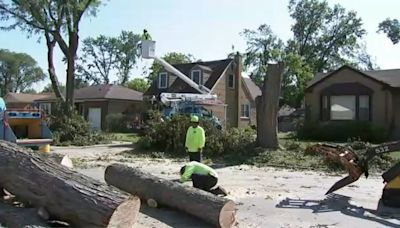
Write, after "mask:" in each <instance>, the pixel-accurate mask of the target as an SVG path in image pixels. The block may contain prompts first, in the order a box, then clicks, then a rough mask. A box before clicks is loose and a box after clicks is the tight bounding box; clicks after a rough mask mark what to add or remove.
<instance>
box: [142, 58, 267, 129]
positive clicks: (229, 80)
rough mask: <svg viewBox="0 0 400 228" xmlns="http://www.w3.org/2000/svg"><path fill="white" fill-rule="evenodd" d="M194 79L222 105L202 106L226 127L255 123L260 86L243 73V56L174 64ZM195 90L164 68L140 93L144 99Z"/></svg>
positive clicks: (194, 91) (245, 125) (193, 91)
mask: <svg viewBox="0 0 400 228" xmlns="http://www.w3.org/2000/svg"><path fill="white" fill-rule="evenodd" d="M173 66H174V67H175V68H176V69H178V70H179V71H180V72H182V73H183V74H185V75H186V76H187V77H189V78H191V79H192V80H193V81H194V82H196V83H198V84H202V85H204V86H205V87H207V88H208V89H210V90H211V93H214V94H216V95H217V96H218V100H220V101H222V102H223V103H224V104H225V105H224V106H205V108H206V109H209V110H212V111H213V113H214V114H215V115H216V116H217V117H218V118H219V119H220V120H221V122H222V123H224V124H225V126H226V127H228V128H229V127H247V126H251V125H256V106H255V98H256V97H257V96H258V95H260V94H261V91H260V89H259V88H258V87H257V86H256V85H255V83H254V82H253V81H252V80H251V79H250V78H246V77H244V75H242V68H243V63H242V57H241V56H240V55H236V56H235V57H234V58H233V59H231V58H228V59H222V60H215V61H206V62H193V63H187V64H175V65H173ZM163 92H167V93H198V92H197V91H196V90H195V89H194V88H192V87H190V86H189V85H188V84H187V83H185V82H184V81H183V80H181V79H180V78H178V77H177V76H175V75H174V74H172V73H170V72H167V71H166V70H165V71H163V72H160V74H159V75H158V79H157V80H154V82H153V84H152V85H151V86H150V88H149V89H148V90H147V91H146V92H145V93H144V94H143V98H144V99H151V98H152V97H154V96H155V97H157V96H159V95H160V94H161V93H163Z"/></svg>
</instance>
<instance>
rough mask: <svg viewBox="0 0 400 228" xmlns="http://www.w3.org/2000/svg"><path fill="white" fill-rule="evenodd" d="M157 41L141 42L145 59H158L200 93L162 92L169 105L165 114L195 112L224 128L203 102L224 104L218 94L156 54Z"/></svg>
mask: <svg viewBox="0 0 400 228" xmlns="http://www.w3.org/2000/svg"><path fill="white" fill-rule="evenodd" d="M155 47H156V42H155V41H153V40H142V41H141V44H140V52H141V56H142V58H144V59H154V60H155V61H158V62H159V63H160V64H161V65H162V66H163V67H164V68H165V69H166V70H167V71H168V72H170V73H172V74H174V75H176V76H177V77H178V78H180V79H182V80H183V81H184V82H186V83H187V84H188V85H189V86H191V87H192V88H194V89H195V90H196V91H197V92H198V93H161V94H160V101H161V102H162V103H163V104H164V105H166V106H167V108H165V110H164V116H165V117H167V118H169V117H171V116H172V115H174V114H177V113H179V114H195V115H198V116H200V117H205V118H208V119H211V120H212V122H213V123H214V124H215V126H216V127H217V128H219V129H221V128H222V125H221V122H220V121H219V119H218V118H217V117H215V116H214V115H213V113H212V112H210V111H208V110H206V109H205V108H204V107H203V106H202V104H214V105H224V104H222V103H219V102H218V100H217V95H216V94H212V93H211V91H210V89H208V88H207V87H205V86H203V85H199V84H197V83H196V82H194V81H193V80H191V79H190V78H189V77H187V76H186V75H185V74H183V73H182V72H180V71H179V70H178V69H176V68H175V67H173V66H172V65H171V64H169V63H168V62H167V61H165V60H164V59H162V58H159V57H157V56H156V54H155Z"/></svg>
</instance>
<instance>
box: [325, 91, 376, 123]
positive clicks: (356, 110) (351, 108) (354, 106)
mask: <svg viewBox="0 0 400 228" xmlns="http://www.w3.org/2000/svg"><path fill="white" fill-rule="evenodd" d="M321 112H322V113H321V114H322V116H321V118H322V120H362V121H369V120H370V112H371V110H370V96H368V95H338V96H322V100H321Z"/></svg>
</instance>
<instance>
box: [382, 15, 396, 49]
mask: <svg viewBox="0 0 400 228" xmlns="http://www.w3.org/2000/svg"><path fill="white" fill-rule="evenodd" d="M378 28H379V29H378V32H383V33H385V34H386V35H387V36H388V38H389V39H390V40H391V41H392V43H393V44H398V43H399V41H400V22H399V20H397V19H390V18H386V20H384V21H382V22H381V23H379V26H378Z"/></svg>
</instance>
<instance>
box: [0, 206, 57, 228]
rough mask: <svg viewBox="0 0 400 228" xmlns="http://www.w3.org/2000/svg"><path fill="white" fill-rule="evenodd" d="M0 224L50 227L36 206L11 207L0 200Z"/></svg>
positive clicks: (6, 225)
mask: <svg viewBox="0 0 400 228" xmlns="http://www.w3.org/2000/svg"><path fill="white" fill-rule="evenodd" d="M0 224H1V225H2V226H5V227H51V226H50V225H49V224H47V222H46V220H44V219H42V218H41V217H40V216H39V214H38V209H36V208H22V207H13V206H11V205H8V204H5V203H2V202H0Z"/></svg>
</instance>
